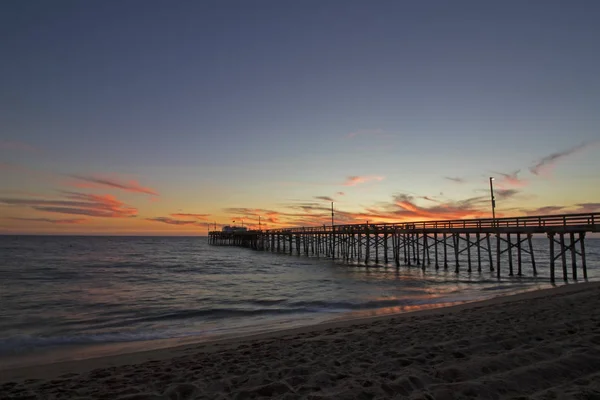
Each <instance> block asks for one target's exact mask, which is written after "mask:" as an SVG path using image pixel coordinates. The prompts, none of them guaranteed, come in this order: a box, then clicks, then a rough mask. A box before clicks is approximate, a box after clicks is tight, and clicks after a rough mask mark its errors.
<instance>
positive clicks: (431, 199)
mask: <svg viewBox="0 0 600 400" xmlns="http://www.w3.org/2000/svg"><path fill="white" fill-rule="evenodd" d="M419 198H420V199H423V200H427V201H432V202H434V203H439V202H440V201H439V200H436V199H434V198H433V197H429V196H419Z"/></svg>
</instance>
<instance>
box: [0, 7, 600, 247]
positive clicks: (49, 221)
mask: <svg viewBox="0 0 600 400" xmlns="http://www.w3.org/2000/svg"><path fill="white" fill-rule="evenodd" d="M599 16H600V2H597V1H595V0H588V1H584V0H574V1H566V0H563V1H556V0H530V1H522V0H519V1H514V0H506V1H481V0H469V1H466V0H454V1H451V2H450V1H442V0H428V1H418V2H417V1H396V0H378V1H366V0H363V1H354V0H340V1H334V0H304V1H281V0H251V1H248V0H239V1H233V0H205V1H191V0H190V1H186V0H180V1H176V2H174V1H167V0H163V1H157V0H128V1H117V0H105V1H93V2H92V1H79V0H73V1H67V0H55V1H51V2H50V1H45V0H44V1H42V0H26V1H4V2H0V37H2V40H1V41H0V59H1V60H2V62H1V63H0V233H7V234H20V233H23V234H100V235H105V234H115V235H205V234H206V232H207V230H208V229H209V225H208V224H211V225H212V226H211V227H210V229H214V228H215V226H216V228H217V229H220V228H221V227H222V226H223V225H228V224H235V225H241V224H242V223H243V224H244V226H249V227H251V228H253V227H256V228H257V227H258V220H259V217H260V222H261V225H260V227H261V228H263V229H265V228H266V229H269V228H279V227H287V226H308V225H320V224H323V223H330V222H329V221H330V218H331V211H330V207H331V202H332V201H333V202H334V209H335V218H336V223H364V222H365V221H367V220H368V221H371V222H394V221H420V220H432V219H436V220H444V219H460V218H488V217H490V216H491V205H490V203H491V202H490V187H489V177H494V178H495V180H494V181H493V184H494V190H495V194H496V200H497V203H496V206H497V208H496V216H497V217H510V216H521V215H539V214H552V213H554V214H557V213H575V212H577V213H580V212H581V213H588V212H600V173H599V171H600V157H598V154H599V150H600V112H599V111H598V110H599V109H600V74H599V73H598V71H600V24H598V17H599ZM234 221H235V222H234Z"/></svg>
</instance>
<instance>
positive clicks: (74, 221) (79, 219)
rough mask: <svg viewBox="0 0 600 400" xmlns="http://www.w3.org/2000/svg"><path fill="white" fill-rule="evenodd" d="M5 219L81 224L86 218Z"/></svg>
mask: <svg viewBox="0 0 600 400" xmlns="http://www.w3.org/2000/svg"><path fill="white" fill-rule="evenodd" d="M6 219H11V220H13V221H26V222H48V223H50V224H59V225H60V224H81V223H84V222H86V221H88V219H86V218H68V219H53V218H18V217H9V218H6Z"/></svg>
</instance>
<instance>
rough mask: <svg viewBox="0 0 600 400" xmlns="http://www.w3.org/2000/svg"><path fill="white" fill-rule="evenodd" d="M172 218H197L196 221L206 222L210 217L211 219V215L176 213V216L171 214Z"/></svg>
mask: <svg viewBox="0 0 600 400" xmlns="http://www.w3.org/2000/svg"><path fill="white" fill-rule="evenodd" d="M169 215H170V216H171V217H175V218H196V219H201V220H206V219H207V218H208V217H210V214H193V213H175V214H169Z"/></svg>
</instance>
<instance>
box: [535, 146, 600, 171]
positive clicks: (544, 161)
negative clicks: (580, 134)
mask: <svg viewBox="0 0 600 400" xmlns="http://www.w3.org/2000/svg"><path fill="white" fill-rule="evenodd" d="M590 144H591V143H582V144H580V145H579V146H575V147H572V148H570V149H567V150H563V151H559V152H557V153H552V154H550V155H548V156H546V157H543V158H541V159H540V160H539V161H537V162H536V164H535V165H534V166H532V167H531V168H529V170H530V171H531V172H532V173H533V174H535V175H548V174H549V173H550V172H551V171H552V169H553V168H554V166H556V164H557V163H558V162H559V161H560V160H563V159H565V158H567V157H569V156H571V155H573V154H575V153H578V152H579V151H581V150H583V149H585V148H586V147H587V146H589V145H590Z"/></svg>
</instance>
